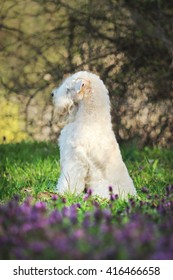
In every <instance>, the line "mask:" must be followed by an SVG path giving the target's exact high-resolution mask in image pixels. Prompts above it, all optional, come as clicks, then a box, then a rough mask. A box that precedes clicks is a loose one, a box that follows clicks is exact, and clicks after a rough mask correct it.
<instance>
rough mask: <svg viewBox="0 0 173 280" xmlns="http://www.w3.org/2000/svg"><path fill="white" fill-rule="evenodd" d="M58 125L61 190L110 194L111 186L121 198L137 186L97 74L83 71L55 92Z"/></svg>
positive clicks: (133, 191)
mask: <svg viewBox="0 0 173 280" xmlns="http://www.w3.org/2000/svg"><path fill="white" fill-rule="evenodd" d="M52 96H53V100H54V105H55V111H56V113H57V116H58V125H59V126H61V127H62V131H61V134H60V137H59V147H60V167H61V175H60V178H59V181H58V184H57V190H58V192H59V193H65V192H72V193H76V194H80V193H81V192H82V191H83V190H84V188H87V189H88V188H89V189H91V190H92V194H93V195H98V196H100V197H103V198H109V197H110V194H109V186H111V187H112V189H113V193H114V194H118V195H119V197H121V198H127V197H128V194H131V195H135V194H136V190H135V187H134V185H133V181H132V179H131V178H130V176H129V174H128V171H127V168H126V166H125V164H124V162H123V160H122V156H121V153H120V149H119V145H118V143H117V141H116V138H115V135H114V133H113V130H112V124H111V115H110V100H109V96H108V90H107V89H106V87H105V85H104V84H103V82H102V81H101V80H100V78H99V77H98V76H96V75H95V74H92V73H89V72H86V71H81V72H78V73H76V74H74V75H72V76H70V77H68V78H67V79H66V80H65V81H64V82H63V83H62V85H61V86H60V87H59V88H57V89H55V90H53V92H52Z"/></svg>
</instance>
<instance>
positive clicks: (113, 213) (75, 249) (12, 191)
mask: <svg viewBox="0 0 173 280" xmlns="http://www.w3.org/2000/svg"><path fill="white" fill-rule="evenodd" d="M121 150H122V154H123V158H124V161H125V162H126V164H127V167H128V170H129V172H130V174H131V176H132V178H133V180H134V183H135V186H136V188H137V192H138V197H137V198H135V199H134V198H132V197H131V198H129V200H128V201H121V200H119V199H117V198H116V197H114V196H113V195H110V200H109V201H107V200H103V199H100V198H92V196H90V194H89V193H83V194H82V195H81V196H78V197H75V196H73V195H68V196H66V197H62V196H58V195H57V194H55V193H54V191H55V185H56V182H57V178H58V176H59V172H60V168H59V151H58V147H57V145H56V144H51V143H19V144H7V145H0V247H1V250H0V259H173V234H172V228H173V219H172V215H173V172H172V170H173V151H172V150H171V149H170V150H168V149H161V148H148V147H146V148H144V149H143V150H139V149H137V148H136V147H135V145H129V146H123V147H121ZM105 162H106V159H105ZM171 184H172V185H171Z"/></svg>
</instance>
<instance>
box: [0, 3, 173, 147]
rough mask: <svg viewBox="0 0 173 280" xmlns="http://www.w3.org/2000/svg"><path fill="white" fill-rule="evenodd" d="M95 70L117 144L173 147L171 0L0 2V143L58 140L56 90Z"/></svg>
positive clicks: (172, 14) (172, 21)
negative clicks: (79, 73)
mask: <svg viewBox="0 0 173 280" xmlns="http://www.w3.org/2000/svg"><path fill="white" fill-rule="evenodd" d="M79 70H90V71H93V72H95V73H97V74H99V75H100V77H101V78H102V79H103V80H104V82H105V84H106V86H107V88H108V90H109V92H110V97H111V102H112V119H113V127H114V130H115V133H116V136H117V139H118V141H130V140H132V139H133V140H135V141H136V142H137V143H138V144H139V145H153V144H154V145H155V144H156V145H161V146H166V147H167V146H171V144H172V135H173V133H172V124H173V1H172V0H135V1H134V0H102V1H98V0H71V1H67V0H25V1H21V0H1V1H0V104H1V110H0V142H11V141H20V140H23V139H36V140H48V139H49V140H54V139H56V138H57V134H58V127H57V125H56V123H55V121H54V120H53V107H52V104H51V100H50V92H51V90H52V88H54V87H55V86H58V85H59V83H60V82H61V80H62V79H63V78H64V77H66V76H67V75H69V74H71V73H73V72H75V71H79Z"/></svg>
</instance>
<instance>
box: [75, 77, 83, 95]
mask: <svg viewBox="0 0 173 280" xmlns="http://www.w3.org/2000/svg"><path fill="white" fill-rule="evenodd" d="M84 86H85V81H84V80H82V79H79V80H77V81H76V82H75V92H76V93H79V92H80V91H81V89H82V88H83V87H84Z"/></svg>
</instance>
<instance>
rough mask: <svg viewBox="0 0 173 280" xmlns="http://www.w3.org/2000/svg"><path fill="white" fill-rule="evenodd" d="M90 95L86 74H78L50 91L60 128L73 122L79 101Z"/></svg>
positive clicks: (89, 84)
mask: <svg viewBox="0 0 173 280" xmlns="http://www.w3.org/2000/svg"><path fill="white" fill-rule="evenodd" d="M79 73H82V74H83V75H80V74H79ZM90 93H91V82H90V80H89V79H88V77H87V72H78V73H76V74H74V75H72V76H70V77H68V78H67V79H66V80H65V81H64V82H63V83H62V84H61V86H60V87H59V88H55V89H54V90H53V91H52V93H51V95H52V98H53V103H54V106H55V114H56V116H57V117H58V125H59V126H60V127H63V126H65V125H66V124H67V123H69V122H71V121H73V120H74V118H75V116H76V113H77V111H78V108H79V105H80V103H81V101H82V100H83V99H84V98H88V97H89V96H90Z"/></svg>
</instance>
